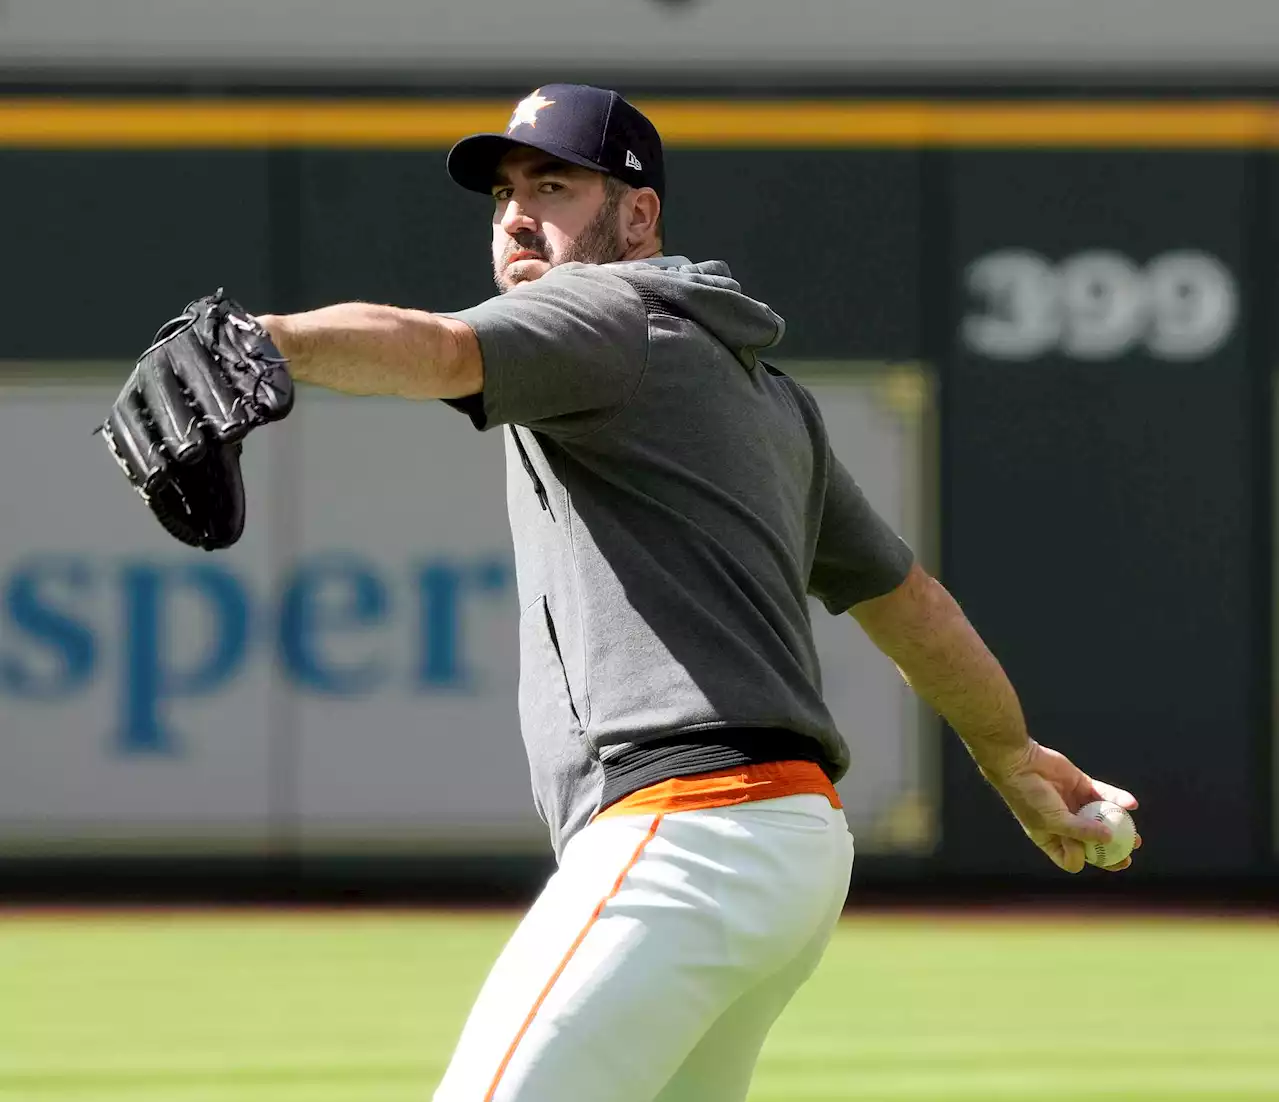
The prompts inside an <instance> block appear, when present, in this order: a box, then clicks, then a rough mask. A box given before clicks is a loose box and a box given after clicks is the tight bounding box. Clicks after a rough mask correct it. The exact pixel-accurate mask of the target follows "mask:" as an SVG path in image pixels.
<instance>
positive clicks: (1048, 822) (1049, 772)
mask: <svg viewBox="0 0 1280 1102" xmlns="http://www.w3.org/2000/svg"><path fill="white" fill-rule="evenodd" d="M983 773H984V775H985V776H986V778H987V780H988V781H990V782H991V784H992V786H993V787H994V788H995V789H996V791H997V792H999V793H1000V795H1001V797H1003V799H1004V801H1005V802H1006V803H1007V804H1008V805H1009V808H1010V810H1011V811H1012V812H1013V813H1014V815H1015V816H1016V817H1017V819H1018V822H1019V823H1020V824H1021V825H1022V828H1023V830H1024V831H1025V832H1026V834H1027V836H1028V837H1029V838H1030V839H1031V840H1032V841H1033V842H1034V843H1035V844H1036V845H1037V846H1039V847H1040V849H1041V850H1043V851H1044V853H1045V854H1046V855H1047V856H1048V857H1049V859H1050V860H1051V861H1053V863H1054V864H1056V865H1057V866H1058V867H1059V868H1061V869H1064V870H1065V871H1067V872H1073V873H1074V872H1079V871H1080V870H1081V869H1082V868H1083V867H1084V865H1085V856H1086V849H1085V847H1086V846H1087V845H1088V846H1091V847H1093V849H1094V850H1096V848H1097V846H1098V845H1102V846H1104V847H1105V846H1106V844H1107V843H1110V842H1111V841H1112V830H1111V827H1110V826H1109V825H1108V824H1107V822H1106V821H1105V820H1104V819H1101V818H1097V817H1094V816H1092V815H1082V814H1080V811H1081V809H1082V808H1084V807H1085V805H1087V804H1091V803H1094V802H1096V801H1100V800H1101V801H1107V802H1109V803H1113V804H1116V805H1117V806H1118V807H1120V808H1124V809H1125V810H1126V811H1127V810H1132V809H1133V808H1136V807H1137V806H1138V801H1137V800H1136V799H1135V798H1134V797H1133V795H1132V794H1131V793H1129V792H1126V791H1125V790H1124V789H1121V788H1117V787H1115V786H1114V785H1110V784H1106V783H1104V782H1100V781H1095V780H1093V779H1092V778H1091V777H1089V776H1088V775H1087V774H1085V773H1084V772H1082V771H1081V770H1080V769H1078V768H1077V767H1076V766H1075V765H1073V764H1072V763H1071V761H1070V760H1068V759H1067V758H1066V757H1065V756H1064V755H1062V754H1060V753H1058V752H1057V751H1056V750H1051V749H1049V748H1048V747H1044V746H1040V745H1039V744H1037V743H1034V742H1033V743H1032V744H1031V746H1030V747H1029V749H1028V751H1027V753H1026V754H1025V755H1023V757H1022V758H1021V759H1020V760H1019V761H1017V762H1015V763H1013V764H1011V765H1009V766H1007V767H1005V768H1003V769H1000V770H998V771H990V770H986V769H984V770H983ZM1139 845H1141V839H1140V838H1138V837H1135V840H1134V848H1137V847H1138V846H1139ZM1130 863H1131V862H1130V860H1129V858H1128V857H1127V856H1125V857H1124V858H1123V859H1122V860H1121V861H1118V862H1117V863H1116V864H1114V865H1111V866H1108V868H1109V871H1119V870H1120V869H1123V868H1127V867H1128V866H1129V864H1130Z"/></svg>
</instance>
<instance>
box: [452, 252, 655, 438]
mask: <svg viewBox="0 0 1280 1102" xmlns="http://www.w3.org/2000/svg"><path fill="white" fill-rule="evenodd" d="M445 316H446V317H452V318H457V319H458V320H460V321H464V322H466V323H467V324H468V325H469V326H471V328H472V329H473V330H474V331H475V334H476V337H477V338H478V340H479V342H480V353H481V356H482V358H483V360H484V389H483V391H482V392H481V393H480V394H479V395H474V396H472V397H471V398H469V399H461V400H457V401H453V402H451V403H450V404H451V405H453V406H454V407H455V408H458V409H461V410H462V411H463V412H465V413H467V414H468V415H469V416H470V417H471V419H472V421H473V422H474V423H475V425H476V427H477V428H481V429H486V428H492V427H493V426H495V425H524V426H526V427H528V428H531V429H536V430H537V431H539V432H543V433H546V434H547V435H548V436H553V437H571V436H579V435H582V434H584V433H587V432H591V431H592V430H593V429H595V428H598V427H599V426H601V425H603V424H604V423H605V422H606V421H608V420H609V419H610V418H612V417H613V416H614V415H616V414H617V412H618V411H619V410H621V409H622V407H623V406H625V405H626V403H627V402H628V401H629V400H630V399H631V397H632V395H633V394H635V391H636V388H637V387H638V386H639V383H640V379H641V377H642V376H643V374H644V369H645V364H646V361H647V358H648V350H649V320H648V314H647V312H646V310H645V306H644V303H643V302H642V301H641V299H640V296H639V294H637V293H636V291H635V290H634V288H632V287H631V285H630V284H629V283H627V282H626V281H625V280H623V279H620V278H619V277H618V276H616V275H613V274H611V273H609V272H607V271H605V270H603V268H602V267H601V266H600V265H582V264H567V265H565V266H563V267H560V268H553V269H552V270H551V271H550V272H548V273H547V274H546V275H544V276H543V277H542V278H541V279H538V280H535V281H533V282H530V283H522V284H520V285H519V286H517V287H516V288H514V289H513V290H511V291H508V292H507V293H506V294H504V295H498V296H496V297H495V298H491V299H487V300H486V301H484V302H482V303H479V304H478V305H476V306H473V307H471V308H470V309H467V310H460V311H457V312H453V313H448V314H446V315H445Z"/></svg>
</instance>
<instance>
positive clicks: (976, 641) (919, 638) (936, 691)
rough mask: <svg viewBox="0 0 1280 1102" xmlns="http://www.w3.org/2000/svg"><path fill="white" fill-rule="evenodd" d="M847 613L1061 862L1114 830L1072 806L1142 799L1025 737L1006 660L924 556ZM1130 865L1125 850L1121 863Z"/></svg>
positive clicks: (1077, 864) (1074, 867)
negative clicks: (926, 566)
mask: <svg viewBox="0 0 1280 1102" xmlns="http://www.w3.org/2000/svg"><path fill="white" fill-rule="evenodd" d="M849 614H850V615H851V616H852V617H853V618H854V619H855V620H857V621H858V623H859V624H860V625H861V627H862V629H863V630H864V631H865V632H866V633H867V635H868V636H869V637H870V639H871V641H872V642H873V643H875V645H876V646H877V647H878V648H879V649H880V650H881V651H882V652H884V654H886V655H887V656H888V657H889V658H890V659H892V660H893V662H894V663H895V664H896V665H897V667H898V669H899V670H900V671H901V673H902V676H903V677H904V678H905V680H906V681H907V683H908V684H909V685H910V686H911V687H912V688H913V689H914V690H915V691H916V693H917V694H918V695H919V696H920V697H921V698H922V699H923V700H924V701H925V702H926V703H928V704H929V705H930V706H931V707H932V708H933V709H934V710H935V711H936V712H938V713H939V714H940V715H941V716H942V717H943V718H944V719H945V720H946V721H947V722H948V723H949V724H950V725H951V727H952V729H953V730H954V731H955V732H956V734H958V735H959V736H960V738H961V739H962V740H963V741H964V744H965V746H966V747H967V748H968V750H969V753H970V754H971V755H972V756H973V759H974V760H975V761H976V762H977V764H978V767H979V768H980V769H981V770H982V773H983V776H985V777H986V778H987V780H988V781H990V782H991V784H992V786H993V787H994V788H995V789H996V791H997V792H999V793H1000V795H1001V796H1002V797H1003V798H1004V800H1005V802H1006V803H1007V804H1008V805H1009V807H1010V810H1012V811H1013V813H1014V815H1015V816H1016V817H1017V818H1018V821H1019V822H1020V823H1021V824H1022V826H1023V829H1024V830H1025V831H1026V832H1027V834H1028V835H1029V836H1030V838H1031V840H1032V841H1033V842H1035V843H1036V845H1038V846H1039V847H1040V848H1041V849H1042V850H1044V852H1045V853H1046V854H1047V855H1048V856H1049V857H1050V859H1052V860H1053V862H1054V863H1055V864H1057V865H1058V866H1059V867H1061V868H1063V869H1066V870H1067V871H1068V872H1079V871H1080V869H1081V868H1082V867H1083V865H1084V848H1083V846H1082V845H1081V842H1082V841H1088V840H1094V839H1097V840H1100V841H1106V840H1107V839H1108V837H1109V832H1108V831H1107V829H1106V828H1105V827H1103V826H1102V825H1101V824H1097V823H1094V822H1091V821H1089V820H1085V819H1081V818H1080V817H1079V816H1077V815H1076V814H1075V812H1076V811H1077V810H1079V808H1080V807H1082V806H1083V805H1084V804H1086V803H1089V802H1090V801H1092V800H1110V801H1112V802H1114V803H1118V804H1120V805H1121V806H1122V807H1125V808H1134V807H1136V806H1137V800H1135V799H1134V798H1133V796H1132V795H1130V794H1129V793H1128V792H1125V791H1123V790H1122V789H1119V788H1114V787H1112V786H1111V785H1108V784H1104V783H1102V782H1100V781H1094V780H1093V779H1092V778H1090V777H1088V776H1087V775H1085V774H1084V773H1082V772H1081V771H1080V770H1079V769H1077V768H1076V767H1075V766H1074V765H1072V764H1071V762H1070V761H1068V760H1067V759H1066V758H1065V757H1063V756H1062V755H1061V754H1059V753H1057V752H1056V751H1054V750H1050V749H1048V748H1047V747H1043V746H1040V745H1039V744H1038V743H1036V742H1035V741H1034V740H1033V739H1031V738H1030V737H1029V736H1028V734H1027V725H1026V720H1025V719H1024V718H1023V715H1022V707H1021V705H1020V704H1019V703H1018V697H1017V694H1016V693H1015V692H1014V689H1013V686H1012V685H1011V684H1010V683H1009V679H1008V677H1006V676H1005V672H1004V670H1003V669H1002V668H1001V666H1000V663H999V662H998V661H997V660H996V658H995V656H994V655H993V654H992V653H991V651H990V650H988V649H987V646H986V644H985V643H983V641H982V639H981V637H980V636H979V635H978V633H977V632H976V631H975V630H974V628H973V625H972V624H970V623H969V621H968V619H967V618H966V616H965V614H964V612H963V611H962V610H961V608H960V606H959V605H958V604H957V603H956V601H955V599H954V598H953V597H952V596H951V594H950V593H948V592H947V590H946V589H945V588H944V587H943V586H942V585H941V583H939V582H938V581H937V580H936V579H934V578H932V577H930V576H929V575H928V574H927V573H926V572H925V571H924V570H923V569H921V567H920V566H919V564H916V565H913V566H912V567H911V571H910V573H908V575H907V577H906V579H905V580H904V581H903V582H902V584H901V585H899V586H898V587H897V588H896V589H894V590H892V591H891V592H889V593H886V594H884V595H883V596H881V597H875V598H872V599H871V600H868V601H863V602H861V603H860V604H857V605H854V606H853V608H851V609H850V610H849ZM1128 864H1129V860H1128V858H1126V859H1125V860H1124V861H1123V862H1122V863H1121V864H1119V865H1116V866H1114V867H1115V868H1116V869H1121V868H1125V867H1127V866H1128Z"/></svg>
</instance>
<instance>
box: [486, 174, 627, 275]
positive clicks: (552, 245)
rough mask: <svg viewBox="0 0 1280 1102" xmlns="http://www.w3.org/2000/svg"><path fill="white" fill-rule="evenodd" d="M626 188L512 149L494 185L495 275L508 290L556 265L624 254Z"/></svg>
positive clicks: (605, 261)
mask: <svg viewBox="0 0 1280 1102" xmlns="http://www.w3.org/2000/svg"><path fill="white" fill-rule="evenodd" d="M627 190H628V189H627V186H626V185H625V184H623V183H621V182H620V181H617V180H613V179H610V178H607V177H605V176H602V175H601V174H600V173H598V172H593V171H591V170H588V169H582V168H578V167H577V166H575V165H567V164H565V163H564V162H562V161H556V160H555V159H553V158H548V157H546V156H545V155H544V154H538V153H537V151H535V150H514V151H513V152H512V153H511V154H509V155H508V157H507V158H506V159H504V161H503V165H502V166H501V168H500V170H499V181H498V183H497V184H496V185H495V187H494V218H493V279H494V283H495V284H496V285H497V287H498V290H499V291H501V292H506V291H509V290H511V289H512V288H513V287H515V286H518V285H519V284H521V283H527V282H530V281H531V280H535V279H538V278H540V277H541V276H543V275H544V274H546V273H547V272H548V271H550V270H551V269H552V268H554V267H557V266H558V265H560V264H569V263H574V262H577V263H582V264H608V263H610V262H611V261H614V260H618V259H620V258H621V257H622V255H623V253H624V252H625V244H624V242H623V238H622V232H621V229H620V227H619V216H618V214H619V205H620V203H621V200H622V197H623V195H625V194H626V192H627Z"/></svg>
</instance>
